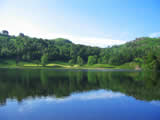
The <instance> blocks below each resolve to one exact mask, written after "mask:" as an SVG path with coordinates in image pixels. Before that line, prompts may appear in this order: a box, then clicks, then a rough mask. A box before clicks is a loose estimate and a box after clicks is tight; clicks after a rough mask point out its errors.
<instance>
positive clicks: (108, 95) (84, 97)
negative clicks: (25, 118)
mask: <svg viewBox="0 0 160 120" xmlns="http://www.w3.org/2000/svg"><path fill="white" fill-rule="evenodd" d="M122 96H124V94H122V93H119V92H112V91H106V90H97V91H89V92H83V93H74V94H72V95H71V96H69V97H65V98H56V97H54V96H52V97H51V96H48V97H41V98H35V99H34V100H33V98H28V99H27V100H25V101H24V102H23V103H22V104H21V105H20V106H19V109H18V110H19V112H23V111H24V110H27V109H28V110H29V109H32V108H33V107H36V106H37V105H38V104H40V103H43V102H45V103H47V104H49V103H63V102H69V101H74V100H79V101H88V100H96V99H113V98H119V97H122Z"/></svg>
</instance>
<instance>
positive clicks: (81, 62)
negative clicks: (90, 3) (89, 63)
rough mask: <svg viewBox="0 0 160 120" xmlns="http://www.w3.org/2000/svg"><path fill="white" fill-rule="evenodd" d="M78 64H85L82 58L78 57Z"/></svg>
mask: <svg viewBox="0 0 160 120" xmlns="http://www.w3.org/2000/svg"><path fill="white" fill-rule="evenodd" d="M77 64H78V65H80V66H81V65H83V64H84V61H83V59H82V58H81V57H80V56H78V57H77Z"/></svg>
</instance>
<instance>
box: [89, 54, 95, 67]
mask: <svg viewBox="0 0 160 120" xmlns="http://www.w3.org/2000/svg"><path fill="white" fill-rule="evenodd" d="M96 62H97V57H96V56H89V57H88V64H89V65H93V64H96Z"/></svg>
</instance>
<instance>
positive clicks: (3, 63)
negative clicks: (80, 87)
mask: <svg viewBox="0 0 160 120" xmlns="http://www.w3.org/2000/svg"><path fill="white" fill-rule="evenodd" d="M135 66H136V64H135V63H126V64H124V65H121V66H114V65H109V64H94V65H87V64H85V65H83V66H79V65H77V64H74V65H69V64H68V63H66V62H61V61H55V62H50V63H49V64H47V65H46V67H43V66H42V65H40V64H37V63H36V62H35V61H31V62H25V61H21V62H19V63H18V65H17V66H16V61H15V60H0V68H33V69H36V68H40V69H45V68H47V69H49V68H66V69H95V68H97V69H98V68H103V69H134V68H135Z"/></svg>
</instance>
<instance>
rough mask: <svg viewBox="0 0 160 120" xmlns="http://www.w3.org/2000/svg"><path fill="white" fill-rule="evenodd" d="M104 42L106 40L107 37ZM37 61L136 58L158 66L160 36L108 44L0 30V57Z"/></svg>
mask: <svg viewBox="0 0 160 120" xmlns="http://www.w3.org/2000/svg"><path fill="white" fill-rule="evenodd" d="M106 42H107V41H106ZM2 59H3V60H5V59H15V60H16V63H18V62H19V61H33V60H34V61H37V63H38V62H39V63H41V64H43V65H44V66H45V64H46V63H47V62H50V61H65V62H68V63H69V64H79V65H83V64H91V65H92V64H97V63H98V64H111V65H122V64H125V63H130V62H135V63H136V64H137V65H139V66H140V67H142V68H145V69H156V70H157V69H160V38H149V37H142V38H137V39H136V40H133V41H131V42H127V43H125V44H123V45H115V46H112V47H107V48H99V47H90V46H85V45H80V44H74V43H72V42H71V41H69V40H67V39H63V38H57V39H42V38H31V37H29V36H27V35H24V34H23V33H20V34H19V35H18V36H11V35H9V32H8V31H6V30H3V31H2V32H1V33H0V60H2Z"/></svg>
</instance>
